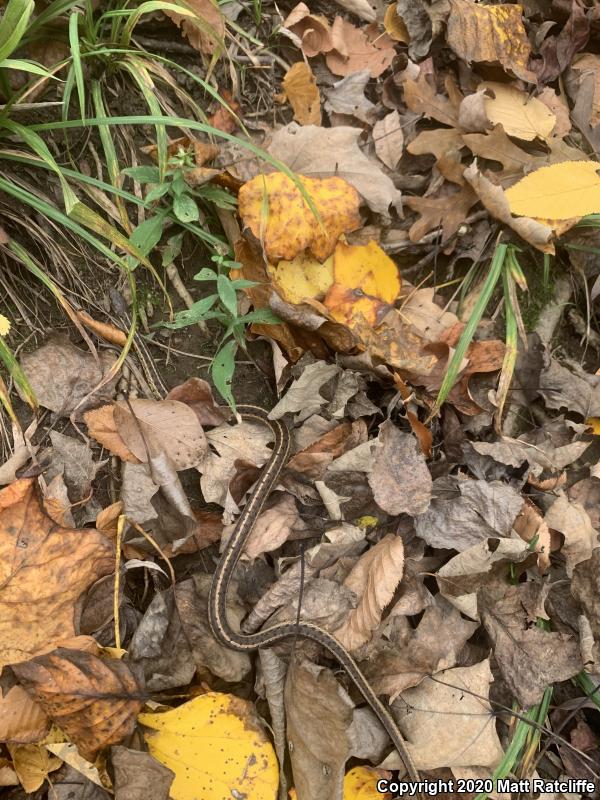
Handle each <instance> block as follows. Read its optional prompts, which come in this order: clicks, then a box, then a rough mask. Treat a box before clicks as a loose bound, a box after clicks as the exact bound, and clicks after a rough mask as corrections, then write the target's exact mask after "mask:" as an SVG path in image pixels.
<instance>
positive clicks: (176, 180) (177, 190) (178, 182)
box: [171, 169, 190, 197]
mask: <svg viewBox="0 0 600 800" xmlns="http://www.w3.org/2000/svg"><path fill="white" fill-rule="evenodd" d="M171 189H172V191H173V194H174V195H176V196H177V197H179V195H182V194H189V192H190V187H189V186H188V185H187V183H186V182H185V180H184V179H183V174H182V172H181V170H180V169H177V170H175V173H174V175H173V180H172V181H171Z"/></svg>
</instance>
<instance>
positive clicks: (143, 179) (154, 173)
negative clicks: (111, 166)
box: [121, 167, 160, 183]
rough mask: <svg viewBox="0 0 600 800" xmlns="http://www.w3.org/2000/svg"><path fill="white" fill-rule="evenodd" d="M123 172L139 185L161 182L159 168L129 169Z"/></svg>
mask: <svg viewBox="0 0 600 800" xmlns="http://www.w3.org/2000/svg"><path fill="white" fill-rule="evenodd" d="M121 171H122V172H123V174H124V175H128V176H129V177H130V178H133V179H134V181H138V183H159V181H160V174H159V171H158V167H127V168H126V169H124V170H121Z"/></svg>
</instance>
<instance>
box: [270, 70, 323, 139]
mask: <svg viewBox="0 0 600 800" xmlns="http://www.w3.org/2000/svg"><path fill="white" fill-rule="evenodd" d="M286 98H287V100H289V103H290V105H291V106H292V108H293V110H294V119H295V120H296V121H297V122H299V123H300V125H320V124H321V95H320V94H319V87H318V86H317V79H316V78H315V76H314V75H313V71H312V69H311V68H310V66H309V65H308V64H305V63H304V61H299V62H298V63H297V64H293V65H292V66H291V67H290V68H289V69H288V71H287V72H286V73H285V76H284V78H283V93H282V99H283V100H285V99H286ZM277 99H279V97H278V98H277Z"/></svg>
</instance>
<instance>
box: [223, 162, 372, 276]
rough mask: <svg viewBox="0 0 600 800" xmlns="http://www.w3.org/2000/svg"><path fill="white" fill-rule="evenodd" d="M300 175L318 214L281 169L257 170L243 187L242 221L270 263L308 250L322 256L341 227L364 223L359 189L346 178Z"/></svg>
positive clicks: (343, 230)
mask: <svg viewBox="0 0 600 800" xmlns="http://www.w3.org/2000/svg"><path fill="white" fill-rule="evenodd" d="M298 179H299V180H300V181H301V182H302V185H303V187H304V191H305V193H306V194H307V195H308V196H310V198H311V200H312V202H313V203H314V210H315V211H316V212H317V213H318V215H319V217H320V219H317V218H316V217H315V213H314V211H313V209H311V208H310V206H309V204H308V203H307V202H306V198H305V197H304V196H303V194H302V192H301V191H300V188H299V187H298V186H297V185H296V184H295V183H294V181H293V180H292V179H291V178H289V177H288V176H287V175H285V174H284V173H283V172H274V173H272V174H270V175H258V176H257V177H256V178H253V179H252V180H251V181H248V182H247V183H245V184H244V185H243V186H242V188H241V189H240V193H239V198H238V201H239V209H240V215H241V217H242V220H243V222H244V226H245V227H246V228H249V229H250V230H251V231H252V233H253V235H254V236H255V237H256V238H257V239H258V240H259V241H260V242H261V243H262V245H263V248H264V251H265V255H266V257H267V259H268V261H269V262H271V263H277V262H278V261H280V260H281V259H282V258H285V259H293V258H295V257H296V256H297V255H298V254H299V253H302V252H303V251H305V250H307V251H308V252H309V253H311V254H312V255H314V256H315V258H318V259H319V260H320V261H324V260H325V259H326V258H327V257H328V256H329V255H331V253H332V252H333V250H334V248H335V245H336V243H337V241H338V239H339V238H340V236H341V235H342V234H343V233H349V232H350V231H353V230H356V229H357V228H358V227H359V226H360V217H359V214H358V207H359V203H360V201H359V197H358V192H357V191H356V189H354V188H353V187H352V186H350V184H349V183H347V182H346V181H345V180H343V179H342V178H304V177H302V176H298Z"/></svg>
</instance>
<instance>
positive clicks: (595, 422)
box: [585, 417, 600, 436]
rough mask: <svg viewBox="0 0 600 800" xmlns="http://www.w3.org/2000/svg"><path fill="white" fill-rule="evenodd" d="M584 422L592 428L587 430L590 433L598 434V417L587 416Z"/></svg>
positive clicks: (599, 427)
mask: <svg viewBox="0 0 600 800" xmlns="http://www.w3.org/2000/svg"><path fill="white" fill-rule="evenodd" d="M585 424H586V425H589V426H590V428H591V429H592V430H591V431H589V432H590V433H593V434H594V436H600V417H588V419H586V421H585Z"/></svg>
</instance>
